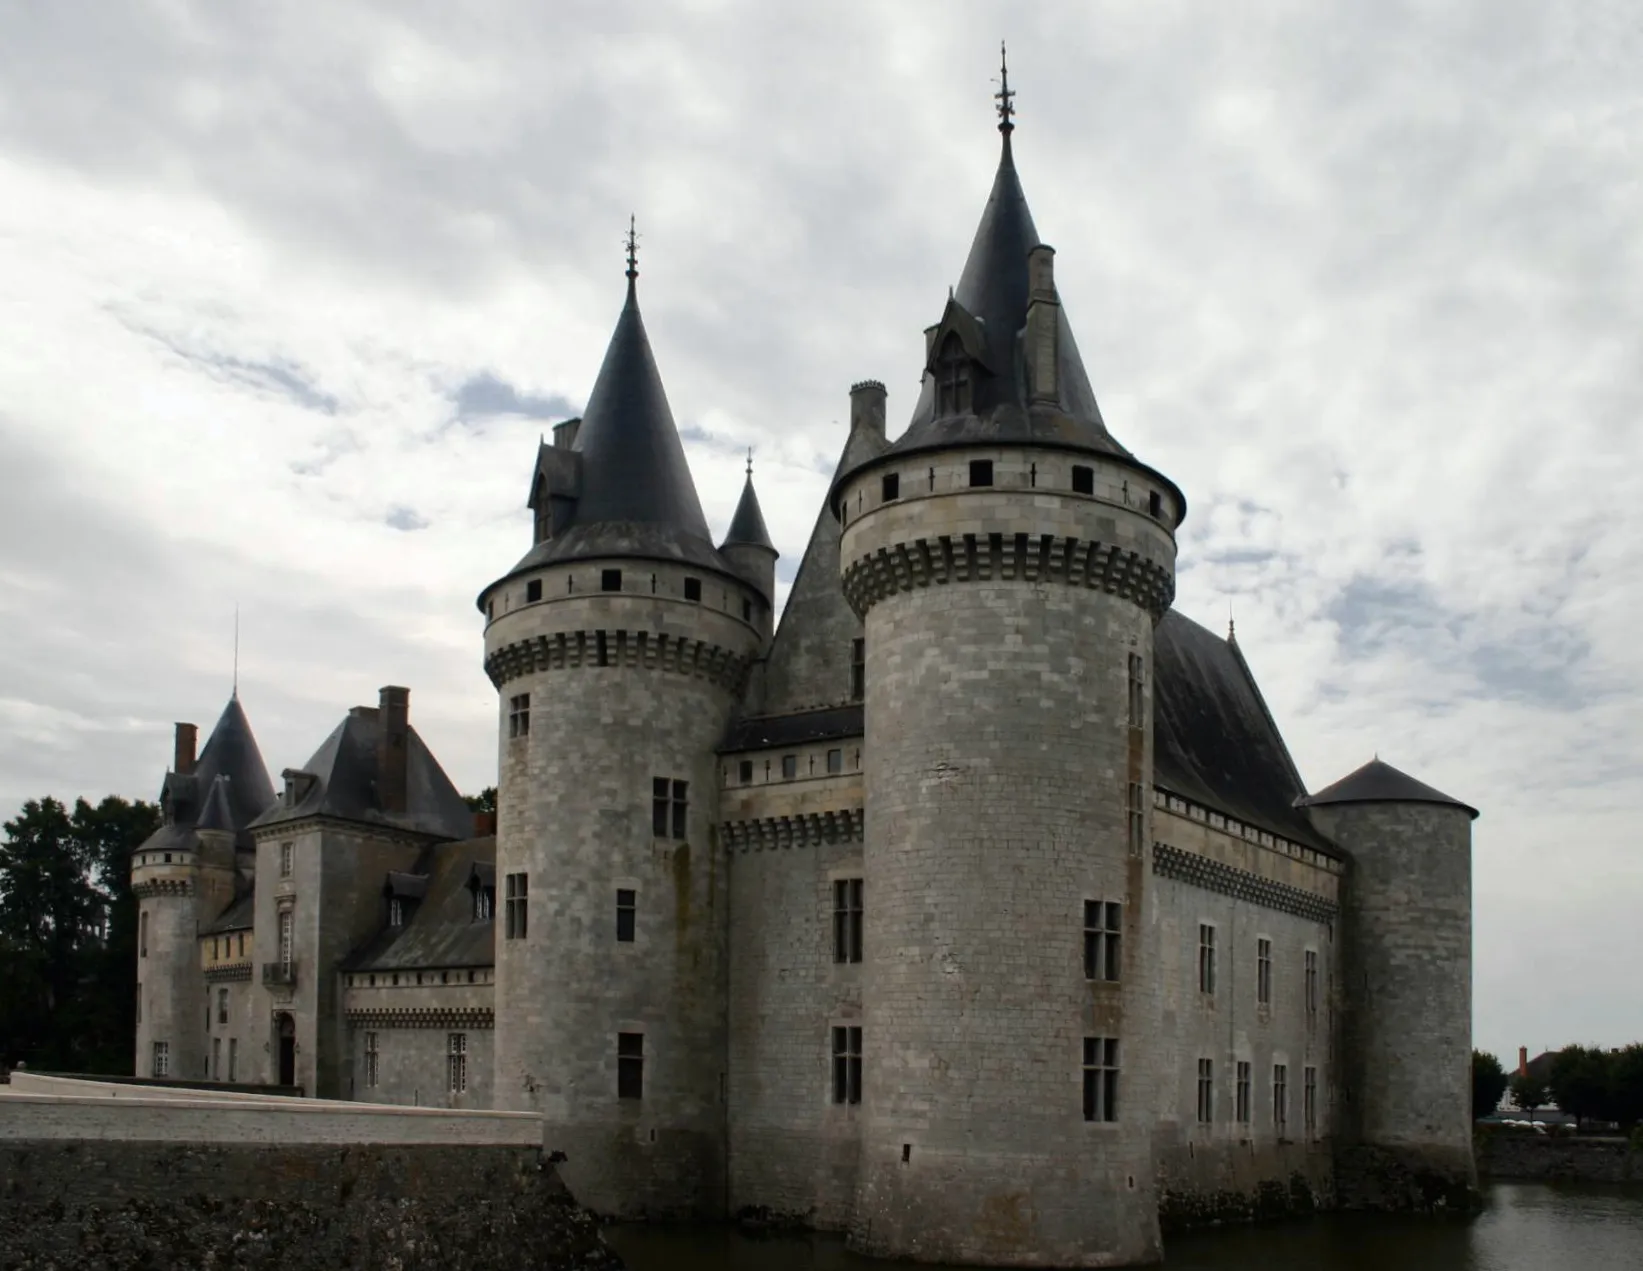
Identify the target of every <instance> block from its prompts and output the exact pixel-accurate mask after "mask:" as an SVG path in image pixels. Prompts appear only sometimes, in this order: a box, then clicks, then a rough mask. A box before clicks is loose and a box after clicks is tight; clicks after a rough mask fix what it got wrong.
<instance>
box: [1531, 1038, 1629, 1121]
mask: <svg viewBox="0 0 1643 1271" xmlns="http://www.w3.org/2000/svg"><path fill="white" fill-rule="evenodd" d="M1611 1066H1612V1065H1611V1062H1610V1058H1609V1052H1607V1051H1605V1050H1602V1049H1600V1048H1599V1047H1596V1046H1565V1047H1564V1048H1563V1049H1562V1050H1560V1051H1558V1052H1557V1056H1556V1058H1554V1059H1553V1060H1552V1071H1551V1074H1550V1076H1549V1078H1548V1080H1547V1086H1548V1087H1549V1089H1550V1091H1551V1095H1552V1098H1554V1099H1556V1100H1557V1106H1558V1107H1560V1108H1562V1109H1563V1111H1565V1112H1567V1113H1568V1114H1569V1115H1570V1116H1572V1117H1573V1118H1574V1119H1575V1123H1576V1124H1577V1125H1578V1124H1579V1123H1580V1122H1582V1121H1584V1120H1586V1119H1588V1118H1591V1119H1594V1120H1598V1121H1612V1120H1614V1119H1615V1118H1614V1117H1613V1116H1612V1115H1611V1113H1612V1111H1613V1103H1614V1100H1613V1096H1612V1086H1613V1082H1612V1080H1611V1073H1610V1069H1611Z"/></svg>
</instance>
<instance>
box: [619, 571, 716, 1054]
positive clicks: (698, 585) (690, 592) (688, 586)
mask: <svg viewBox="0 0 1643 1271" xmlns="http://www.w3.org/2000/svg"><path fill="white" fill-rule="evenodd" d="M701 598H702V580H701V579H700V578H687V579H685V599H686V600H694V601H700V600H701ZM633 1035H634V1036H635V1037H637V1036H638V1035H639V1034H637V1033H635V1034H633Z"/></svg>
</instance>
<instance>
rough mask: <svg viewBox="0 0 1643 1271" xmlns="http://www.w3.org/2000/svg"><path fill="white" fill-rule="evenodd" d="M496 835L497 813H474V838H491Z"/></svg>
mask: <svg viewBox="0 0 1643 1271" xmlns="http://www.w3.org/2000/svg"><path fill="white" fill-rule="evenodd" d="M495 833H496V813H494V812H475V813H474V837H475V838H476V839H482V838H489V837H490V836H491V835H492V834H495Z"/></svg>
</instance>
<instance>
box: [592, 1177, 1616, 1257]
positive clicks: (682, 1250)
mask: <svg viewBox="0 0 1643 1271" xmlns="http://www.w3.org/2000/svg"><path fill="white" fill-rule="evenodd" d="M605 1238H606V1240H607V1241H608V1242H609V1244H610V1245H611V1247H612V1248H614V1249H615V1250H616V1251H617V1252H618V1253H620V1254H621V1255H622V1258H623V1259H624V1260H625V1261H626V1262H627V1264H628V1268H629V1271H873V1269H874V1268H879V1269H882V1268H885V1267H887V1266H897V1265H906V1264H897V1263H883V1262H872V1261H868V1260H866V1259H862V1258H856V1257H853V1256H851V1255H850V1254H849V1253H847V1252H846V1251H845V1249H844V1245H843V1242H842V1241H840V1240H838V1239H834V1238H829V1237H822V1236H813V1237H803V1238H798V1237H780V1238H777V1237H768V1238H763V1237H752V1236H745V1235H742V1234H740V1233H738V1232H736V1231H733V1230H729V1229H717V1228H716V1229H711V1230H696V1231H679V1230H668V1229H665V1228H654V1227H616V1228H612V1229H611V1230H610V1231H608V1232H607V1233H606V1236H605ZM1167 1254H1168V1261H1167V1263H1166V1267H1167V1268H1168V1271H1183V1269H1189V1271H1639V1269H1640V1268H1643V1187H1627V1188H1621V1187H1603V1186H1598V1185H1592V1184H1568V1185H1563V1184H1545V1183H1496V1184H1495V1185H1493V1186H1492V1187H1490V1188H1489V1191H1488V1205H1487V1207H1486V1208H1485V1209H1484V1211H1483V1212H1482V1213H1481V1214H1479V1215H1478V1216H1477V1217H1475V1218H1472V1219H1466V1220H1460V1219H1427V1218H1407V1217H1394V1216H1382V1215H1371V1214H1328V1215H1322V1216H1319V1217H1316V1218H1311V1219H1306V1220H1301V1221H1296V1222H1289V1223H1283V1224H1274V1225H1271V1226H1258V1227H1238V1228H1223V1229H1221V1230H1217V1231H1206V1232H1195V1233H1191V1234H1187V1235H1178V1236H1176V1237H1175V1238H1174V1239H1173V1240H1170V1241H1169V1242H1168V1249H1167ZM932 1271H933V1269H932Z"/></svg>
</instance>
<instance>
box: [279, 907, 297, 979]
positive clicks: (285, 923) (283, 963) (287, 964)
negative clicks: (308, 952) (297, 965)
mask: <svg viewBox="0 0 1643 1271" xmlns="http://www.w3.org/2000/svg"><path fill="white" fill-rule="evenodd" d="M296 922H297V919H296V915H295V914H294V913H293V912H292V911H291V910H289V909H282V910H280V917H279V925H280V940H279V947H280V967H281V968H282V969H283V970H284V971H285V972H286V974H287V975H289V974H290V972H291V961H292V959H293V958H294V957H295V956H296V947H295V939H294V937H295V934H296V932H295V929H296Z"/></svg>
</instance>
